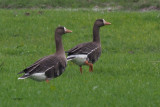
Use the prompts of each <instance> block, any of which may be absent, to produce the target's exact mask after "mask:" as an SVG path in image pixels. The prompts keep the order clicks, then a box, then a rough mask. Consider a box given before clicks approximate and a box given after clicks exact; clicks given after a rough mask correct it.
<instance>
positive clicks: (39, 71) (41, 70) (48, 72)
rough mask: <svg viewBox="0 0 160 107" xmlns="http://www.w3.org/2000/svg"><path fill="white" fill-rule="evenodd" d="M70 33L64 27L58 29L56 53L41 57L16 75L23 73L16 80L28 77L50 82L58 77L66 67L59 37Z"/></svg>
mask: <svg viewBox="0 0 160 107" xmlns="http://www.w3.org/2000/svg"><path fill="white" fill-rule="evenodd" d="M69 32H72V31H70V30H68V29H66V28H65V27H58V28H57V29H56V31H55V42H56V53H55V54H53V55H49V56H46V57H43V58H41V59H39V60H38V61H36V62H35V63H34V64H32V65H31V66H29V67H28V68H26V69H24V70H23V71H21V72H20V73H18V74H21V73H25V74H24V75H23V76H22V77H20V78H18V79H25V78H28V77H30V78H31V79H34V80H37V81H43V80H46V81H48V80H50V79H52V78H56V77H58V76H60V75H61V74H62V73H63V72H64V70H65V67H66V65H67V59H66V57H65V52H64V48H63V45H62V39H61V36H62V35H63V34H65V33H69Z"/></svg>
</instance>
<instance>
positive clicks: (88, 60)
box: [66, 19, 111, 74]
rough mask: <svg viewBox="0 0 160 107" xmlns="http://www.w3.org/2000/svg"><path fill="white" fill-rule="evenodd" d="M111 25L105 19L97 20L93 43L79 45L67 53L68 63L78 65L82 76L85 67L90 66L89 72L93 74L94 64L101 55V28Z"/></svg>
mask: <svg viewBox="0 0 160 107" xmlns="http://www.w3.org/2000/svg"><path fill="white" fill-rule="evenodd" d="M110 24H111V23H109V22H106V21H105V20H104V19H97V20H96V21H95V23H94V26H93V41H92V42H87V43H82V44H79V45H77V46H75V47H73V48H72V49H70V50H69V51H66V53H67V61H72V62H73V63H75V64H76V65H78V66H79V67H80V72H81V74H82V66H83V65H87V66H89V71H90V72H93V64H94V63H95V62H96V61H97V60H98V58H99V57H100V55H101V42H100V35H99V30H100V27H102V26H104V25H110Z"/></svg>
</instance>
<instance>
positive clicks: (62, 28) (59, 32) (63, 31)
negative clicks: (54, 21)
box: [56, 26, 72, 35]
mask: <svg viewBox="0 0 160 107" xmlns="http://www.w3.org/2000/svg"><path fill="white" fill-rule="evenodd" d="M71 32H72V31H71V30H69V29H67V28H66V27H63V26H60V27H57V29H56V33H58V34H60V35H62V34H65V33H71Z"/></svg>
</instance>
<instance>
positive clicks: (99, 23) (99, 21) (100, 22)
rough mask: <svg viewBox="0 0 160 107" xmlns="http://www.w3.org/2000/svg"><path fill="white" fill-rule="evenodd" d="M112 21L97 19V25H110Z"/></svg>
mask: <svg viewBox="0 0 160 107" xmlns="http://www.w3.org/2000/svg"><path fill="white" fill-rule="evenodd" d="M110 24H111V23H110V22H107V21H105V20H104V19H97V20H96V21H95V25H97V26H98V27H102V26H104V25H110Z"/></svg>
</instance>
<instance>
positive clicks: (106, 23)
mask: <svg viewBox="0 0 160 107" xmlns="http://www.w3.org/2000/svg"><path fill="white" fill-rule="evenodd" d="M103 23H104V25H111V23H110V22H106V21H104V22H103Z"/></svg>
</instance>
